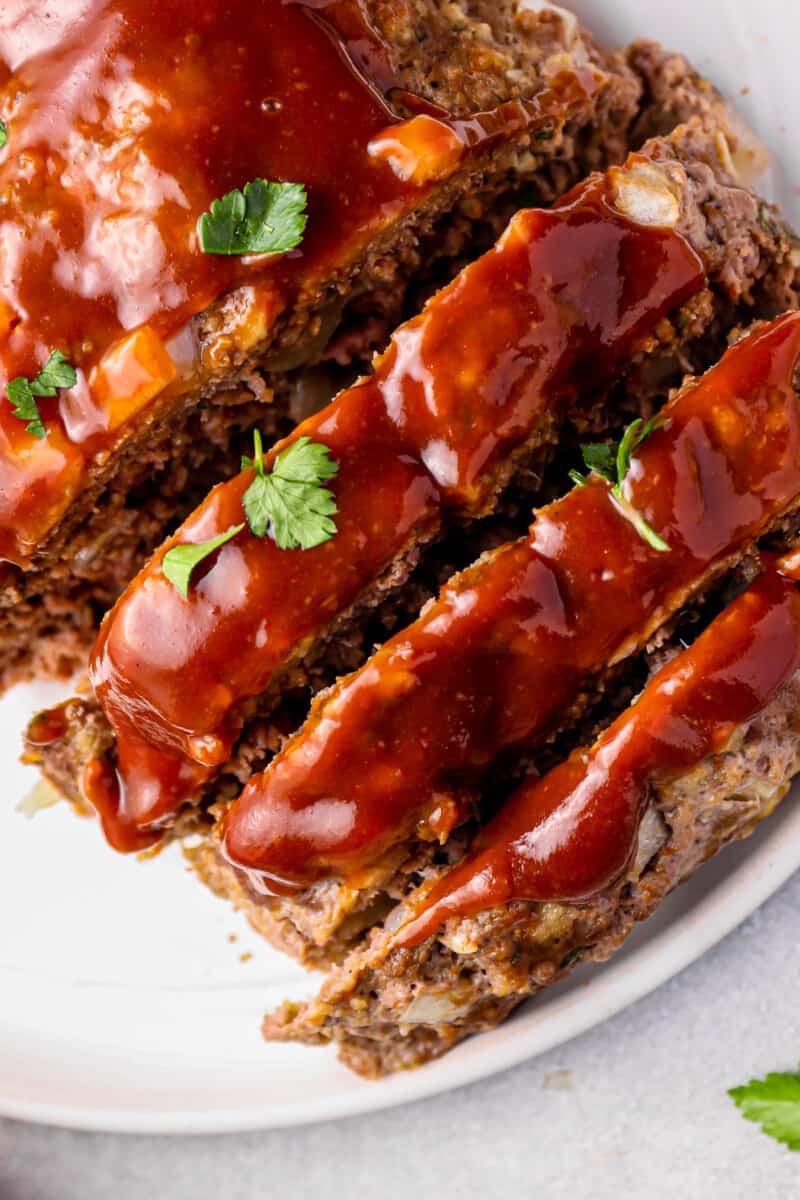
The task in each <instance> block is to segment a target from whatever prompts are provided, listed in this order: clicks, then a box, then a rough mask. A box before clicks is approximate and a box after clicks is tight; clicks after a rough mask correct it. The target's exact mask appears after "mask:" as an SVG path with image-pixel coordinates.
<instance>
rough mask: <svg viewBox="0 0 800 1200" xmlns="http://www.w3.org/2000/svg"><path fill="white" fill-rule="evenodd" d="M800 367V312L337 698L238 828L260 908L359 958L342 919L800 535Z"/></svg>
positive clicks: (736, 357) (237, 846)
mask: <svg viewBox="0 0 800 1200" xmlns="http://www.w3.org/2000/svg"><path fill="white" fill-rule="evenodd" d="M799 361H800V314H798V313H796V312H794V313H790V314H788V315H786V316H783V317H781V318H778V319H777V320H776V321H774V322H772V323H770V324H768V325H766V326H764V327H763V328H762V329H760V330H758V331H756V332H755V333H752V334H750V335H749V336H748V337H745V338H743V339H742V340H741V341H740V342H739V343H738V344H737V345H735V346H734V347H733V348H732V349H731V350H729V351H728V353H727V354H726V355H725V356H724V357H723V359H722V360H721V361H720V363H719V364H718V365H717V366H716V367H714V368H712V370H710V371H709V372H708V373H707V375H705V376H703V377H702V378H701V379H699V380H692V381H690V382H689V383H688V384H687V385H686V386H685V387H684V388H683V389H682V390H681V391H680V392H679V393H678V394H677V395H676V396H674V397H673V399H672V400H671V401H670V402H669V404H668V405H667V406H666V408H665V409H664V410H663V412H662V414H661V417H662V420H663V425H662V426H661V427H660V428H659V429H658V430H657V431H656V432H654V433H653V434H651V436H650V437H649V439H648V440H646V441H645V442H644V444H643V445H642V446H641V447H639V448H638V449H637V450H636V453H635V456H634V458H633V460H632V466H631V469H630V470H629V471H628V472H627V473H626V475H625V483H624V487H623V489H622V490H620V489H619V488H616V490H612V487H611V484H610V482H608V481H607V480H605V479H601V478H599V477H598V476H592V477H591V478H589V479H588V480H586V481H585V482H583V483H582V484H581V486H580V487H577V488H575V489H574V490H573V491H572V492H571V493H570V494H569V495H567V496H566V497H565V498H564V499H562V500H560V501H557V502H555V503H553V504H551V505H549V506H547V507H545V508H543V509H540V510H539V511H538V513H537V514H536V517H535V520H534V522H533V524H532V526H531V529H530V532H529V534H528V535H527V536H526V537H523V538H520V539H518V540H517V541H515V542H512V543H509V544H507V545H504V546H501V547H499V548H498V549H496V550H494V551H492V552H490V553H488V554H486V555H484V556H483V558H482V559H481V560H479V562H478V563H477V564H476V565H475V566H473V567H471V568H469V569H467V570H466V571H464V572H462V573H461V574H460V575H457V576H456V577H455V578H454V579H452V580H451V581H450V582H449V583H448V584H447V586H446V587H445V588H444V589H443V591H442V593H441V595H440V597H439V598H438V599H437V600H436V601H435V602H433V603H432V604H430V605H429V606H428V607H427V609H426V610H425V611H424V612H423V613H422V615H421V616H420V617H419V619H418V620H417V621H416V622H414V623H413V624H412V625H410V626H408V627H407V628H406V629H403V630H402V631H400V632H399V633H398V634H396V635H395V636H394V637H392V638H390V639H389V640H388V641H387V642H385V643H384V645H383V646H382V647H381V648H380V649H379V650H378V651H377V652H376V653H375V654H374V655H373V656H372V658H371V659H369V660H368V661H367V663H366V664H365V665H364V666H363V667H361V668H360V669H359V670H358V671H357V672H355V673H353V674H352V675H350V676H347V677H345V678H344V679H342V680H340V681H339V682H338V683H337V684H336V685H335V686H334V687H333V688H332V689H330V691H328V692H327V693H323V694H322V695H320V696H319V697H317V699H316V700H315V702H314V704H313V706H312V709H311V714H310V716H309V719H308V720H307V721H306V723H305V725H304V726H302V727H301V728H300V729H299V730H298V732H297V733H296V734H294V735H293V737H292V738H290V740H289V741H288V742H287V743H286V745H285V746H284V747H283V748H282V749H281V751H280V753H279V754H278V755H277V757H276V758H274V759H273V760H272V762H271V763H270V764H269V766H268V767H267V769H266V770H265V771H263V772H262V773H261V774H258V775H255V776H254V777H252V778H251V779H250V780H249V781H248V782H247V784H246V786H245V788H244V790H243V792H242V793H241V795H240V796H239V797H238V799H236V800H235V801H234V803H233V805H232V806H231V807H230V809H229V811H228V812H227V813H226V814H225V816H224V818H223V820H224V845H223V848H222V849H223V855H224V857H225V858H226V859H227V860H228V861H229V862H231V863H233V864H234V865H235V866H237V867H239V868H241V869H242V870H243V872H244V873H245V877H246V879H247V880H248V881H249V885H250V888H251V890H252V891H253V892H258V891H262V892H263V891H266V892H270V891H271V892H273V893H278V894H280V893H284V892H294V893H295V896H294V897H290V898H289V899H288V900H285V899H274V900H272V901H271V902H269V901H268V902H267V904H268V905H269V907H270V908H271V909H272V910H273V911H274V912H275V914H276V916H277V918H278V920H279V921H281V920H284V921H285V920H286V918H287V917H290V919H294V920H297V921H298V924H299V925H300V927H301V929H302V931H303V932H304V933H305V934H306V936H307V935H308V932H309V931H310V932H312V933H316V934H317V936H318V938H319V941H318V942H317V948H318V949H319V946H320V943H321V946H322V951H323V952H324V951H325V950H326V949H327V950H329V951H331V950H334V951H335V950H339V949H340V948H341V943H340V942H338V943H337V942H335V941H334V942H333V943H331V942H330V941H328V942H327V943H326V941H325V940H324V937H323V936H321V935H322V934H323V933H324V934H327V935H328V937H330V935H331V934H336V933H337V929H336V926H335V924H333V926H332V921H331V914H332V915H333V917H334V918H335V920H338V921H339V922H340V924H341V927H342V928H343V929H346V931H347V933H350V932H351V930H350V928H349V926H348V925H346V922H349V919H350V917H354V916H355V914H356V912H357V911H358V910H359V909H360V908H361V909H364V910H366V911H370V912H371V911H373V910H374V904H375V901H376V900H377V899H379V898H381V888H382V886H383V884H384V881H385V880H386V879H387V878H388V880H389V884H390V887H389V890H388V894H389V895H390V896H391V895H393V894H396V892H397V890H398V886H399V885H400V884H401V881H402V880H403V879H404V880H405V881H406V883H407V882H408V877H409V872H408V870H404V868H403V864H404V862H405V860H407V859H408V858H409V856H411V860H412V862H411V871H412V872H413V871H415V870H417V869H418V866H417V863H416V862H415V861H414V859H415V855H418V853H419V850H418V847H419V845H420V843H423V844H424V843H425V842H428V843H429V845H430V846H431V847H433V848H435V846H436V844H437V843H446V840H447V838H448V835H449V833H450V832H451V830H452V829H454V828H456V827H458V826H459V825H460V824H462V823H463V822H464V821H466V820H468V819H470V818H471V817H472V815H473V814H474V813H475V811H476V808H478V806H479V800H480V797H481V781H482V779H485V778H486V777H487V775H488V774H490V773H491V771H492V770H493V769H494V768H496V767H498V766H499V765H501V764H503V763H506V764H513V761H514V759H515V758H516V757H518V756H519V755H520V753H522V754H523V755H524V756H525V757H527V758H529V757H530V756H531V755H533V756H534V761H537V758H536V756H537V755H541V754H542V753H543V752H544V750H545V748H546V747H547V745H548V742H549V741H550V740H551V739H552V737H553V736H554V734H555V733H557V732H559V731H561V730H563V729H564V727H565V725H566V726H568V725H569V724H570V722H572V721H574V720H575V719H577V718H579V717H580V716H581V714H582V713H583V712H585V711H586V708H587V706H588V705H590V704H591V703H592V702H593V700H594V698H595V697H596V696H597V695H598V694H601V693H602V691H603V690H604V689H606V688H607V687H608V686H609V684H610V683H612V682H613V680H614V678H615V676H616V675H617V674H618V672H619V670H620V668H621V666H622V664H625V663H628V662H631V661H632V659H633V657H634V656H635V655H636V654H637V652H638V651H639V650H640V649H641V648H642V647H643V646H644V645H645V644H646V643H647V641H648V639H650V638H652V637H653V636H654V635H655V634H657V633H658V631H659V630H660V629H663V628H664V627H665V626H666V625H668V624H669V623H670V622H671V621H672V620H673V619H674V617H675V615H676V614H677V613H679V612H680V610H681V609H682V608H683V606H684V605H685V604H686V603H687V602H692V603H695V602H696V601H697V599H698V598H699V597H701V596H702V595H704V593H705V592H706V591H707V590H708V588H709V586H710V585H711V584H712V583H713V582H714V581H715V580H717V579H719V578H720V577H721V576H723V575H724V574H725V573H726V572H728V571H730V570H731V569H732V568H734V567H736V565H737V564H738V562H739V561H740V560H741V558H742V556H743V555H744V554H746V553H748V552H749V550H750V548H751V547H752V546H753V544H754V542H756V541H757V540H758V539H759V538H761V537H763V536H764V535H765V534H767V533H769V531H770V530H772V529H774V528H776V527H777V526H785V524H786V521H787V519H788V520H790V522H792V521H796V518H794V517H793V516H792V514H794V513H795V512H796V510H797V507H798V505H799V504H800V460H798V458H797V451H796V443H795V436H796V433H795V431H796V429H797V427H798V421H800V404H799V403H798V395H797V388H796V377H797V368H798V362H799ZM643 521H644V522H647V523H649V528H648V526H647V525H643V524H642V522H643ZM659 539H660V540H659ZM428 861H431V855H430V852H429V855H428ZM214 882H215V883H217V885H218V884H219V879H218V877H217V878H216V879H215V880H214ZM315 885H321V890H320V892H319V893H315V892H314V890H313V888H314V886H315ZM337 887H338V889H339V890H338V892H337V890H336V889H337ZM234 896H235V898H236V899H239V900H240V899H241V895H240V894H239V895H236V893H234ZM309 899H310V901H311V903H310V911H309V912H308V913H307V914H306V915H305V916H303V915H302V914H301V915H299V917H298V916H297V915H296V914H298V910H299V909H301V908H302V906H303V903H304V901H305V902H308V901H309ZM318 899H319V901H320V902H321V903H322V904H324V905H326V908H325V911H324V912H322V913H321V914H320V913H319V912H318V911H317V909H318V904H317V900H318ZM334 899H335V901H336V903H335V905H333V906H332V901H333V900H334ZM383 899H384V901H385V896H384V897H383ZM298 901H299V903H298ZM262 921H264V918H262ZM301 922H302V924H301ZM317 957H318V955H317Z"/></svg>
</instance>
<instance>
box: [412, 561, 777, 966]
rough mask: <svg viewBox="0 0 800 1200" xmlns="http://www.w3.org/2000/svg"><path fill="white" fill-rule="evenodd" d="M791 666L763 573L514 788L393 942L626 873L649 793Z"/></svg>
mask: <svg viewBox="0 0 800 1200" xmlns="http://www.w3.org/2000/svg"><path fill="white" fill-rule="evenodd" d="M798 666H800V594H799V593H798V588H797V582H796V573H795V577H794V578H792V577H791V576H787V575H785V574H783V573H782V572H781V570H780V569H770V570H768V571H765V572H764V574H763V575H761V576H760V577H759V578H758V579H757V580H756V582H755V583H754V584H753V585H752V586H751V587H750V588H748V589H747V591H746V592H744V593H743V594H742V595H741V596H740V597H739V598H738V599H737V600H735V601H734V602H733V603H732V604H731V605H730V606H729V607H728V608H727V609H726V610H725V611H724V612H723V613H722V614H721V615H720V616H719V617H717V618H716V620H715V621H713V622H712V623H711V625H710V626H709V627H708V629H706V630H705V631H704V632H703V633H702V634H701V635H700V637H699V638H698V639H697V640H696V641H695V642H694V643H693V645H692V646H691V647H690V648H689V649H688V650H686V651H684V652H683V653H681V654H679V655H677V656H676V657H675V658H674V659H672V660H671V662H669V663H667V665H666V666H665V667H663V668H662V669H661V670H660V671H659V672H658V673H657V674H656V675H655V676H654V677H653V678H652V679H651V680H650V682H649V683H648V685H647V687H646V688H645V690H644V692H643V693H642V694H641V696H640V697H639V698H638V699H637V700H636V701H635V703H634V704H633V705H632V706H631V707H630V708H629V709H627V710H626V712H624V713H623V714H622V716H621V717H619V718H618V719H617V720H616V721H615V722H614V723H613V725H611V726H610V727H609V728H608V730H607V731H606V732H605V733H604V734H603V735H602V737H601V738H600V739H599V740H598V741H597V742H595V744H594V745H593V746H592V747H591V749H588V750H587V749H585V748H582V749H578V750H575V751H573V753H572V754H571V755H570V757H569V758H568V759H567V760H566V761H565V762H564V763H561V764H560V765H559V766H557V767H555V768H554V770H552V771H550V772H549V773H548V774H547V775H545V776H543V777H542V778H540V779H533V778H532V779H530V780H528V781H526V782H525V783H523V784H522V785H521V786H520V787H519V788H518V789H517V790H516V791H515V792H514V793H513V794H512V796H511V797H510V798H509V799H508V801H507V802H506V804H505V805H504V806H503V808H502V809H501V810H500V812H499V813H498V815H497V816H496V817H495V818H494V820H493V821H491V822H490V823H489V824H488V825H487V826H486V828H485V829H483V830H481V831H480V832H479V833H478V835H477V837H476V839H475V841H474V843H473V847H472V849H471V850H470V853H469V856H468V857H467V859H466V860H465V861H464V862H463V863H461V864H460V865H459V866H457V867H455V868H454V869H453V870H451V871H449V872H448V873H447V874H446V875H445V876H444V877H443V878H442V879H441V880H440V881H439V882H438V883H437V884H436V885H435V887H434V888H433V890H432V891H431V892H430V893H429V894H428V896H427V897H425V899H424V901H423V902H422V903H421V904H420V906H419V907H418V908H417V909H416V911H415V912H414V913H413V915H412V916H411V917H410V919H409V920H408V921H406V922H405V923H404V924H403V925H402V926H401V927H400V929H399V930H398V932H397V934H396V935H395V937H394V939H393V942H394V944H395V945H398V946H416V945H418V944H419V943H420V942H422V941H424V940H425V939H426V938H428V937H431V936H432V935H433V934H434V933H435V932H436V931H437V930H438V929H440V928H441V926H442V924H443V923H444V922H445V921H446V920H448V919H449V918H451V917H467V916H471V915H474V914H475V913H478V912H482V911H484V910H485V909H489V908H493V907H495V906H498V905H501V904H506V903H508V902H509V901H511V900H531V901H536V900H540V901H547V900H559V901H567V902H570V901H581V900H587V899H589V898H590V897H592V896H595V895H597V894H598V893H600V892H602V891H604V890H605V889H606V888H608V887H609V886H611V885H613V884H614V883H615V882H616V881H617V880H618V879H619V878H620V877H621V876H622V875H623V874H624V872H625V870H626V869H627V867H628V865H629V864H630V862H631V859H632V857H633V855H634V853H635V851H636V844H637V838H638V831H639V824H640V821H641V817H642V814H643V812H644V810H645V808H646V806H647V803H648V800H649V799H650V797H651V795H652V792H653V789H657V788H658V787H660V786H664V785H668V784H669V781H670V780H671V779H673V778H675V777H676V776H679V775H681V774H684V773H686V772H688V771H691V770H692V768H694V767H696V766H697V765H698V764H699V763H701V762H702V761H703V760H704V759H706V758H708V757H709V756H711V755H714V754H718V753H720V752H722V751H724V750H725V748H726V746H727V745H728V744H729V742H730V740H731V737H732V736H733V735H734V734H735V733H736V731H737V730H738V729H740V728H741V727H742V726H744V725H746V724H747V723H748V722H750V721H752V720H753V719H754V718H755V717H756V716H757V715H758V714H759V713H760V712H761V711H762V710H763V709H764V708H765V707H766V705H767V704H768V703H769V702H770V700H771V699H772V698H773V697H774V696H775V695H776V694H777V692H778V691H779V690H780V688H781V686H782V685H783V684H785V683H786V682H787V681H788V680H789V679H790V678H791V677H792V676H793V675H794V674H795V672H796V671H797V669H798Z"/></svg>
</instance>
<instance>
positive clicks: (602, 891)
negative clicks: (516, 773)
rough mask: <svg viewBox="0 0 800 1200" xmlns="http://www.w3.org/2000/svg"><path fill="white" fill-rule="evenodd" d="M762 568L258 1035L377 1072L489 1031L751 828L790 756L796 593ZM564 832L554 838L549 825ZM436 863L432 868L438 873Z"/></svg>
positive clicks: (781, 780)
mask: <svg viewBox="0 0 800 1200" xmlns="http://www.w3.org/2000/svg"><path fill="white" fill-rule="evenodd" d="M796 568H797V559H796V556H795V562H794V569H791V568H790V574H789V576H787V575H786V574H781V572H780V571H779V570H776V569H772V568H771V569H769V570H768V571H767V572H765V574H764V575H762V576H761V577H760V578H759V579H758V580H757V581H756V582H755V583H754V584H753V585H752V586H751V587H750V588H749V589H748V590H747V591H746V592H745V593H743V595H741V596H740V597H739V598H738V599H737V600H736V601H735V602H734V603H733V604H732V605H731V606H730V607H729V608H728V609H726V610H725V611H724V612H723V613H722V615H721V616H720V617H718V618H717V619H716V620H715V621H713V622H712V624H711V625H710V626H709V627H708V628H707V629H706V630H705V632H704V633H702V634H701V635H700V637H699V638H698V639H697V641H696V642H694V644H693V645H692V646H691V647H690V648H689V649H688V650H685V651H684V652H682V653H679V654H677V656H676V657H675V658H673V659H672V660H671V661H670V662H668V663H667V665H666V666H664V667H662V669H661V670H660V671H659V672H658V673H657V674H655V675H654V676H653V677H652V678H651V679H650V681H649V683H648V684H647V686H646V688H645V690H644V691H643V693H642V694H641V695H640V696H639V697H638V699H637V700H636V701H635V703H634V704H633V705H632V706H631V708H630V709H628V710H627V711H626V712H624V713H623V714H622V715H621V716H620V717H619V718H618V719H617V721H615V722H614V724H612V725H611V726H610V728H609V729H608V730H606V732H605V733H604V734H603V735H602V736H601V738H600V739H599V740H598V741H597V742H596V743H595V744H594V745H593V746H592V747H591V748H590V749H585V750H576V751H574V752H573V754H572V755H571V756H570V758H569V759H568V760H567V761H566V762H565V763H563V764H561V765H560V766H558V767H556V768H554V769H553V770H552V771H551V772H550V773H549V774H547V775H545V776H543V777H542V778H540V779H538V780H532V781H530V782H528V783H526V784H523V785H522V787H521V788H520V789H519V790H518V792H517V793H515V794H514V796H512V798H511V799H510V800H509V801H508V803H507V804H506V806H505V807H504V808H503V809H501V811H500V813H499V815H498V817H497V818H496V819H495V821H494V822H493V823H492V824H490V825H489V826H488V827H487V828H486V829H485V830H483V831H482V832H481V833H480V834H479V835H478V838H477V839H476V841H475V844H474V846H473V848H472V850H471V852H470V854H469V855H468V857H467V858H466V860H465V861H464V862H463V863H462V864H460V865H459V866H458V867H456V868H455V869H451V870H449V871H447V870H440V871H439V872H438V873H436V874H433V875H432V877H431V878H430V879H429V880H428V881H427V882H426V883H425V884H424V885H423V886H422V887H420V888H418V889H417V891H416V892H414V893H412V894H411V895H410V896H409V898H408V900H407V902H406V903H405V904H404V905H403V906H401V907H400V908H398V909H396V910H395V911H394V912H392V913H391V915H390V916H389V918H388V919H387V921H386V923H385V928H384V929H382V930H375V931H374V932H373V935H372V938H371V940H370V942H369V944H368V945H366V946H365V947H363V948H361V949H359V950H357V951H356V952H355V953H353V954H352V955H351V956H350V957H349V958H348V959H347V960H346V961H345V962H344V963H343V965H342V966H341V967H340V968H338V969H336V970H335V971H333V972H332V973H331V975H330V976H329V977H328V979H327V980H326V981H325V983H324V984H323V987H322V989H321V991H320V993H319V996H318V998H317V999H316V1000H314V1001H312V1002H311V1003H310V1004H304V1005H296V1004H286V1005H284V1006H283V1008H282V1009H280V1010H279V1011H278V1012H277V1013H276V1014H274V1015H270V1016H268V1017H267V1019H266V1020H265V1023H264V1033H265V1036H266V1037H267V1038H268V1039H274V1040H280V1041H286V1040H292V1041H301V1042H308V1043H311V1044H315V1043H325V1042H330V1041H333V1042H335V1043H336V1044H337V1046H338V1048H339V1053H340V1057H341V1058H342V1060H343V1061H344V1062H345V1063H346V1064H347V1065H348V1066H349V1067H352V1068H353V1069H354V1070H355V1071H357V1072H359V1073H360V1074H362V1075H366V1076H369V1077H375V1076H379V1075H382V1074H385V1073H387V1072H390V1071H394V1070H397V1069H400V1068H406V1067H413V1066H417V1065H419V1064H420V1063H423V1062H426V1061H427V1060H429V1059H431V1058H435V1057H437V1056H438V1055H440V1054H442V1053H444V1052H445V1051H446V1050H447V1049H448V1048H449V1047H450V1046H452V1045H454V1044H455V1043H456V1042H458V1041H460V1040H461V1039H463V1038H465V1037H467V1036H469V1035H470V1034H473V1033H477V1032H480V1031H482V1030H485V1029H490V1028H492V1027H494V1026H495V1025H497V1024H498V1023H499V1022H500V1021H502V1020H503V1019H504V1018H505V1017H506V1016H507V1015H508V1014H509V1013H510V1012H511V1011H512V1010H513V1009H514V1008H516V1007H517V1005H519V1004H520V1003H521V1002H522V1001H523V1000H524V999H526V998H527V997H529V996H532V995H534V994H536V993H538V992H539V991H540V989H541V988H543V987H545V986H547V985H548V984H549V983H552V982H554V981H555V980H557V979H561V978H563V977H564V976H565V975H567V974H568V973H569V972H570V971H571V970H572V969H573V968H574V967H575V966H576V965H577V963H579V962H589V961H594V962H598V961H602V960H604V959H606V958H608V957H609V956H610V955H611V954H612V953H613V952H614V950H616V949H617V948H618V947H619V946H620V945H621V944H622V942H623V941H624V940H625V938H626V937H627V935H628V934H629V933H630V932H631V930H632V928H633V926H634V925H635V923H636V922H637V921H640V920H643V919H644V918H645V917H647V916H649V915H650V914H651V913H652V912H653V911H654V910H655V909H656V908H657V907H658V905H659V904H660V902H661V901H662V900H663V899H664V897H665V896H667V895H668V893H669V892H670V891H671V890H672V889H673V888H674V887H675V886H676V885H677V884H679V883H680V882H682V881H683V880H684V879H686V878H687V877H688V876H690V875H691V874H692V873H693V872H694V871H695V870H696V869H697V868H698V867H699V866H700V864H701V863H703V862H704V861H705V860H706V859H708V858H709V857H710V856H711V855H713V854H715V853H716V852H717V850H719V849H720V848H721V847H722V846H724V845H726V844H728V843H729V842H731V841H733V840H735V839H738V838H742V837H745V836H747V835H748V834H749V833H750V832H751V831H752V830H753V829H754V828H755V826H756V824H757V823H758V822H759V821H760V820H763V818H764V817H766V816H768V815H769V814H770V813H771V812H772V811H773V809H774V808H775V806H776V805H777V804H778V803H779V801H780V800H781V799H782V798H783V796H784V795H785V794H786V792H787V790H788V788H789V784H790V781H791V780H792V778H793V776H795V775H796V773H797V772H798V770H800V721H799V720H798V713H799V712H800V669H798V667H799V665H800V596H798V591H797V586H796V583H795V582H794V580H795V579H796V578H797V569H796ZM556 831H558V836H554V834H555V832H556ZM437 875H438V877H437Z"/></svg>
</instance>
